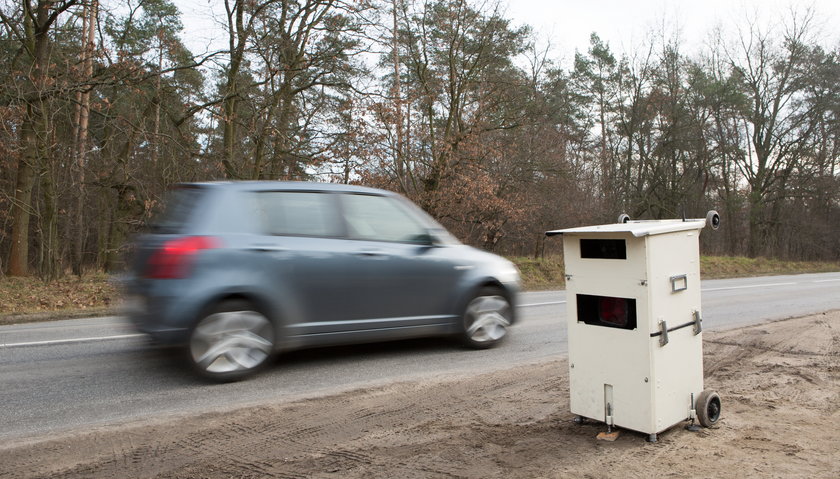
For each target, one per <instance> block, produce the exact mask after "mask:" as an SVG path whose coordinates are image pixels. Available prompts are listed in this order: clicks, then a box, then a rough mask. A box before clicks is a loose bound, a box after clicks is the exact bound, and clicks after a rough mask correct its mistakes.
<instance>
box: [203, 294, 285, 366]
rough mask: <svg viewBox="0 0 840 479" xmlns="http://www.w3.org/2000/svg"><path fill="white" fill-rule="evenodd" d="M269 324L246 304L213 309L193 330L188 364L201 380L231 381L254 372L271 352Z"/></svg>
mask: <svg viewBox="0 0 840 479" xmlns="http://www.w3.org/2000/svg"><path fill="white" fill-rule="evenodd" d="M274 343H275V338H274V328H273V326H272V323H271V320H269V319H268V318H267V317H266V316H265V315H264V314H262V313H261V312H259V311H258V310H257V309H256V308H254V307H253V306H252V305H251V304H249V303H248V302H245V301H238V300H236V301H226V302H223V303H220V304H219V305H218V306H216V307H214V308H212V309H211V310H209V311H208V313H207V314H206V315H205V316H204V317H202V318H201V320H200V321H199V322H198V324H196V326H195V327H194V328H193V330H192V333H191V334H190V341H189V360H190V362H191V363H192V365H193V367H194V368H195V369H196V370H197V371H198V372H199V373H200V374H202V375H203V376H205V377H208V378H210V379H213V380H217V381H234V380H238V379H242V378H244V377H246V376H248V375H251V374H253V373H254V372H256V371H257V370H258V369H259V368H260V367H262V366H263V365H264V364H265V363H266V362H267V361H268V359H269V358H270V357H271V354H272V352H273V351H274Z"/></svg>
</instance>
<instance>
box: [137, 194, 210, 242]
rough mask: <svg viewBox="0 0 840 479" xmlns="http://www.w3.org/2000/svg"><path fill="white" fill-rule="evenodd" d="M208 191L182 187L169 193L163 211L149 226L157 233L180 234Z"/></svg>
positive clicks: (153, 218)
mask: <svg viewBox="0 0 840 479" xmlns="http://www.w3.org/2000/svg"><path fill="white" fill-rule="evenodd" d="M205 193H206V191H205V190H204V189H203V188H199V187H195V186H180V187H177V188H174V189H172V190H170V191H169V193H168V194H167V195H166V198H165V199H164V201H163V209H162V210H161V211H160V212H159V213H157V214H156V215H154V216H153V217H152V220H151V221H150V222H149V225H150V227H151V229H152V231H154V232H155V233H164V234H174V233H180V232H181V231H182V230H183V229H184V225H185V224H186V223H187V221H188V220H189V219H190V217H191V216H192V215H193V214H194V213H195V209H196V205H198V204H199V203H200V202H201V198H202V197H203V196H204V195H205Z"/></svg>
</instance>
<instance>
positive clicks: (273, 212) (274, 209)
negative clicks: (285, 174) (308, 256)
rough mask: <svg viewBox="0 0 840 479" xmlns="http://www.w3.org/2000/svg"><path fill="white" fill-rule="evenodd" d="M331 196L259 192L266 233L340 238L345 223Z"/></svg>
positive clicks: (261, 214)
mask: <svg viewBox="0 0 840 479" xmlns="http://www.w3.org/2000/svg"><path fill="white" fill-rule="evenodd" d="M332 196H333V195H331V194H329V193H318V192H308V191H264V192H259V193H257V207H258V215H259V218H260V220H261V223H262V228H263V231H264V232H265V233H266V234H270V235H282V236H323V237H337V236H341V234H342V223H341V220H340V218H339V216H338V211H337V207H336V205H335V200H334V198H333V197H332Z"/></svg>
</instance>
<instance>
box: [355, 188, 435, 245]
mask: <svg viewBox="0 0 840 479" xmlns="http://www.w3.org/2000/svg"><path fill="white" fill-rule="evenodd" d="M342 201H343V206H344V219H345V221H346V222H347V234H348V236H349V237H350V238H351V239H358V240H371V241H394V242H403V243H424V242H426V241H428V232H427V228H426V227H425V226H424V225H423V224H422V223H421V222H420V221H419V220H418V219H417V218H415V217H414V216H412V215H411V214H410V213H409V212H408V211H407V209H406V208H405V207H404V206H403V205H402V204H401V203H400V201H398V200H397V199H395V198H391V197H388V196H376V195H364V194H344V195H342Z"/></svg>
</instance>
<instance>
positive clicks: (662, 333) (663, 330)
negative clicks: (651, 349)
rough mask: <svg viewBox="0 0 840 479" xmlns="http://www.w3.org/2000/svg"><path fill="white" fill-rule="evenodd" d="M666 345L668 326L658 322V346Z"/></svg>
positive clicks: (663, 322)
mask: <svg viewBox="0 0 840 479" xmlns="http://www.w3.org/2000/svg"><path fill="white" fill-rule="evenodd" d="M666 344H668V325H667V324H666V323H665V321H660V322H659V345H660V346H665V345H666Z"/></svg>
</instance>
